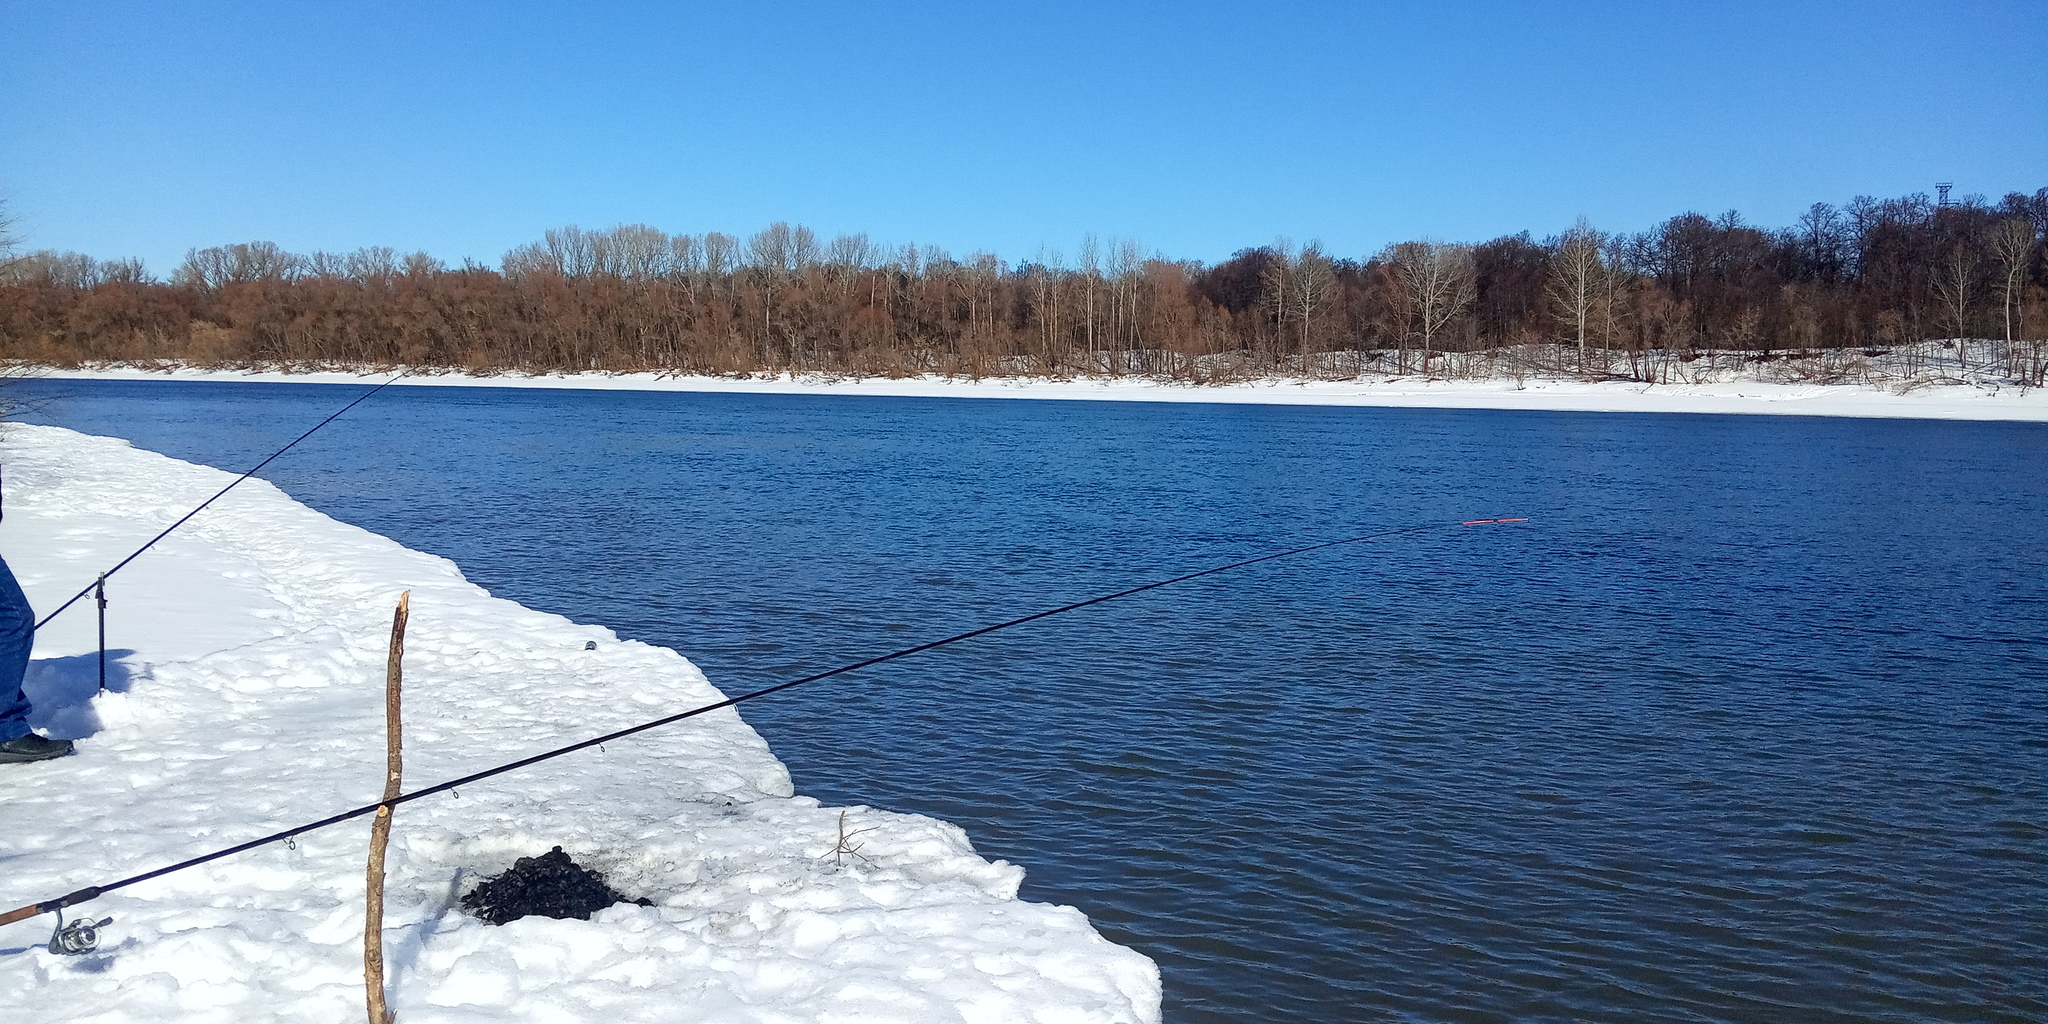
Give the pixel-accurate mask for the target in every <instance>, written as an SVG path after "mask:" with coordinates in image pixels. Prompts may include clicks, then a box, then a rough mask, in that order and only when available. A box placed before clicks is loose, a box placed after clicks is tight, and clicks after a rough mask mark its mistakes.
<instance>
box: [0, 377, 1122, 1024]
mask: <svg viewBox="0 0 2048 1024" xmlns="http://www.w3.org/2000/svg"><path fill="white" fill-rule="evenodd" d="M349 379H350V380H354V379H355V378H349ZM0 462H4V464H5V467H6V472H5V479H6V484H7V492H6V496H5V498H6V500H5V520H4V522H0V552H4V554H5V555H6V557H7V559H8V562H9V563H10V565H12V567H13V569H14V571H15V573H16V574H17V576H18V577H19V578H20V580H21V582H22V585H23V587H24V588H25V589H26V590H27V592H28V595H29V598H30V600H31V602H32V603H33V604H34V605H35V606H36V608H37V609H38V610H39V611H42V612H45V613H47V611H48V610H49V609H53V608H55V607H56V606H57V605H58V604H59V603H60V602H61V601H62V600H63V599H64V598H66V597H68V596H70V594H72V593H74V592H76V591H77V589H78V588H79V587H81V586H84V585H85V584H87V583H89V582H90V581H91V580H92V579H93V577H94V576H95V574H97V573H98V572H100V571H101V570H103V569H105V568H107V567H108V566H110V565H112V564H113V563H114V562H115V561H116V560H118V559H119V558H120V557H122V556H123V555H125V554H127V553H128V552H129V551H131V550H133V549H134V548H135V547H136V546H138V545H139V544H140V543H141V542H142V541H144V540H146V539H148V537H150V536H151V535H153V534H154V533H155V532H156V531H157V530H159V529H161V528H162V527H163V526H165V525H167V524H168V523H170V522H171V521H173V520H174V519H176V518H177V516H179V515H181V514H183V513H184V512H185V511H186V510H188V509H189V508H191V507H192V506H193V505H196V504H197V503H198V502H199V501H200V500H202V499H203V498H204V497H206V496H207V495H210V494H211V493H213V492H214V491H216V490H218V489H219V488H220V487H221V486H223V485H224V484H225V483H226V482H227V481H228V480H229V479H231V477H230V475H229V474H226V473H223V472H221V471H218V470H214V469H210V468H206V467H202V466H195V465H192V464H189V463H185V462H180V461H178V460H175V459H170V458H166V457H164V456H161V455H157V454H153V453H150V452H146V451H141V450H137V449H135V448H133V447H131V446H129V445H128V443H127V442H124V441H120V440H115V439H110V438H100V437H91V436H87V435H83V434H78V433H75V432H72V431H68V430H62V429H59V428H55V427H39V426H28V425H22V424H8V425H5V426H4V433H0ZM407 589H409V590H411V591H412V618H411V626H410V630H409V633H408V641H407V652H406V729H407V736H406V748H407V749H406V761H407V764H406V772H407V779H408V786H407V788H408V789H416V788H420V787H422V786H424V785H427V784H430V783H432V782H436V781H439V780H442V779H447V778H453V777H456V776H459V775H461V774H464V773H467V772H471V771H475V770H478V769H481V768H484V767H488V766H490V765H492V764H495V763H498V762H502V761H506V760H510V759H512V758H515V757H518V756H521V755H524V754H529V753H533V752H537V751H539V750H543V749H546V748H549V747H552V746H556V745H559V744H561V743H564V742H568V741H570V740H573V739H577V738H581V737H583V736H587V735H591V734H594V733H597V732H600V731H604V730H609V729H614V728H619V727H622V726H625V725H628V724H631V723H634V722H638V721H642V720H646V719H649V718H653V717H657V716H659V715H662V714H667V713H670V712H672V711H676V710H682V709H686V708H690V707H696V706H700V705H702V704H706V703H710V702H714V701H716V700H719V699H721V695H720V694H719V692H718V691H717V690H716V689H715V688H713V687H712V686H711V684H710V683H709V682H707V681H706V680H705V678H704V676H703V674H702V673H701V672H699V671H698V670H697V668H696V667H695V666H693V665H691V664H690V663H689V662H688V661H686V660H684V659H683V658H682V657H681V656H680V655H678V654H676V653H675V652H674V651H670V650H667V649H665V648H660V647H652V646H648V645H646V644H641V643H638V642H633V641H621V640H619V639H618V638H617V637H616V636H615V635H614V634H613V633H612V632H611V631H609V630H606V629H603V628H601V627H597V626H587V625H579V624H576V623H572V622H570V621H568V620H566V619H563V618H561V617H559V616H555V615H549V614H544V613H541V612H536V611H533V610H530V609H527V608H524V607H521V606H519V605H517V604H514V603H512V602H510V601H505V600H501V599H497V598H493V597H491V596H490V595H489V594H487V593H486V592H485V591H483V590H482V589H481V588H479V587H476V586H475V585H473V584H471V583H469V582H468V581H466V580H465V579H463V577H462V574H461V572H460V571H459V570H458V569H457V568H456V566H455V565H454V564H453V563H451V562H449V561H447V560H446V559H442V558H438V557H434V556H431V555H426V554H422V553H419V552H415V551H410V550H407V549H405V548H403V547H401V546H399V545H398V544H397V543H395V542H393V541H391V540H389V539H386V538H384V537H380V536H377V535H375V534H372V533H369V532H367V531H364V530H361V529H358V528H355V527H352V526H348V525H345V524H342V523H339V522H336V521H334V520H332V519H329V518H328V517H326V516H324V515H322V514H320V513H318V512H315V511H313V510H312V509H309V508H307V507H305V506H303V505H301V504H299V503H298V502H296V501H293V500H292V499H291V498H289V497H287V496H286V495H284V494H283V493H282V492H280V491H278V490H277V489H276V488H275V487H272V486H271V485H269V484H267V483H264V482H262V481H260V480H252V481H250V482H249V483H247V484H244V485H243V486H242V487H240V488H239V489H237V490H236V491H235V492H233V493H232V494H230V495H229V496H228V497H227V498H224V499H222V501H221V502H220V503H218V504H216V505H215V506H214V507H213V508H211V509H209V510H208V511H206V512H204V513H202V514H201V515H200V516H199V517H198V518H196V519H194V520H193V521H192V522H191V523H190V524H188V525H187V526H186V527H185V528H184V529H181V530H180V531H178V532H177V533H175V534H172V535H171V537H170V538H169V539H168V540H166V541H164V542H163V544H161V545H159V546H158V547H157V548H156V549H154V550H152V551H151V552H150V553H148V554H146V555H144V556H143V557H142V558H141V559H139V560H137V561H136V562H135V563H134V564H133V565H131V566H130V567H129V568H127V569H125V570H123V571H122V573H121V574H120V575H119V576H117V577H115V578H114V580H113V581H111V582H110V583H109V585H108V590H109V596H110V598H111V604H110V610H109V625H108V631H109V646H110V647H111V648H113V649H114V651H113V657H114V658H115V659H116V660H115V661H114V664H113V667H112V671H111V672H110V688H109V689H110V692H108V693H106V694H101V695H97V696H95V689H96V671H95V665H96V658H95V654H94V651H95V649H96V644H95V641H94V616H93V612H92V609H91V607H90V602H81V603H80V604H79V605H78V606H76V607H74V608H73V609H72V610H71V611H68V612H66V613H65V614H64V615H63V616H60V617H59V618H58V619H57V620H56V621H55V622H53V623H52V624H51V625H50V626H49V627H48V628H47V629H46V630H44V631H43V632H42V633H40V634H39V635H38V636H37V638H36V647H35V661H34V662H33V664H32V665H31V668H30V673H29V680H30V682H29V692H30V696H31V697H32V698H34V700H35V701H36V718H35V719H34V724H36V725H37V726H38V727H46V728H48V729H49V730H50V731H51V732H52V733H54V734H55V735H58V736H60V737H72V738H76V739H77V740H78V747H79V755H78V756H75V757H70V758H65V759H62V760H58V761H52V762H45V763H41V764H33V765H18V766H4V767H0V905H4V907H14V906H19V905H22V904H24V903H28V902H31V901H34V900H41V899H47V898H50V897H52V896H56V895H60V894H63V893H67V892H70V891H72V890H75V889H78V888H80V887H83V886H86V885H90V884H98V883H104V882H106V881H110V880H112V879H115V878H119V877H123V876H126V875H129V874H132V873H136V872H140V871H144V870H148V869H152V868H156V867H160V866H162V865H165V864H168V863H170V862H173V861H176V860H180V859H183V858H185V857H188V856H192V855H194V854H198V853H203V852H206V851H209V850H212V849H215V848H218V847H221V846H226V845H230V844H232V843H235V842H239V841H242V840H245V839H249V838H253V837H256V836H258V835H262V834H265V833H268V832H271V831H274V830H276V829H278V828H281V827H286V826H289V825H294V824H298V823H300V822H302V821H306V820H310V819H312V818H315V817H320V816H324V815H326V814H329V813H332V812H334V811H338V810H342V809H345V808H348V807H352V806H356V805H360V804H365V803H368V802H371V801H373V800H375V799H376V798H377V795H378V793H379V791H380V790H381V788H382V781H383V780H382V774H383V772H382V766H383V757H384V741H383V721H382V699H383V698H382V690H383V682H382V680H383V666H384V658H385V644H386V642H387V640H388V636H389V630H390V617H391V611H392V607H393V605H394V603H395V601H396V599H397V596H398V593H399V592H400V591H401V590H407ZM590 642H594V643H595V645H596V649H595V650H585V646H586V644H587V643H590ZM799 699H800V698H799ZM396 821H397V824H396V827H395V829H394V831H393V840H392V849H391V859H390V863H389V867H388V876H389V885H388V904H389V910H388V912H387V917H386V926H387V927H386V932H385V949H386V951H387V956H388V957H389V959H390V983H389V987H390V989H391V991H392V995H393V1008H394V1009H395V1011H396V1012H397V1016H398V1019H399V1020H400V1021H403V1022H406V1024H428V1022H444V1024H456V1022H483V1021H493V1022H496V1021H564V1020H572V1021H595V1020H600V1019H602V1020H607V1021H643V1020H644V1021H655V1020H660V1021H675V1020H690V1021H731V1022H755V1021H759V1022H770V1021H773V1022H794V1021H828V1020H829V1021H966V1022H984V1021H986V1022H997V1021H1020V1022H1023V1021H1031V1022H1052V1021H1058V1022H1093V1021H1099V1022H1105V1024H1107V1022H1129V1024H1140V1022H1144V1024H1156V1022H1157V1021H1158V1020H1159V1003H1160V988H1159V974H1158V970H1157V968H1156V967H1155V966H1154V965H1153V964H1152V963H1151V961H1149V960H1148V959H1146V958H1145V957H1143V956H1141V955H1139V954H1137V953H1135V952H1133V951H1131V950H1128V949H1123V948H1121V947H1118V946H1115V945H1112V944H1110V943H1109V942H1107V941H1106V940H1104V939H1103V938H1102V937H1101V936H1099V935H1097V934H1096V933H1095V931H1094V930H1093V929H1092V928H1091V927H1090V926H1089V924H1088V921H1087V920H1086V918H1084V917H1083V916H1082V915H1081V914H1080V913H1079V912H1078V911H1076V910H1073V909H1071V908H1065V907H1054V906H1047V905H1043V904H1035V903H1026V902H1022V901H1019V900H1018V899H1016V894H1017V890H1018V886H1019V884H1020V883H1021V881H1022V877H1023V871H1022V869H1020V868H1018V867H1015V866H1013V865H1009V864H1006V863H1003V862H1000V861H998V862H995V863H990V862H988V861H986V860H983V859H982V858H981V857H980V856H978V855H977V854H976V853H975V852H974V850H973V848H972V846H971V845H970V844H969V842H968V838H967V836H966V834H965V833H963V832H962V831H961V830H960V829H959V828H957V827H955V826H952V825H950V824H947V823H945V822H941V821H935V820H932V819H929V818H924V817H918V816H914V815H905V814H895V813H889V812H885V811H880V810H874V809H870V808H866V807H855V808H852V809H850V813H849V814H848V816H847V827H848V829H872V831H869V832H866V833H865V834H863V835H861V836H860V838H859V840H858V841H859V842H860V843H861V844H863V845H862V846H861V857H860V858H835V857H834V856H833V855H832V850H833V848H834V846H835V845H836V844H837V841H838V834H839V833H838V829H839V810H838V809H835V808H826V807H821V806H819V804H818V803H817V801H815V800H811V799H809V798H805V797H800V796H794V795H792V792H791V785H790V779H789V774H788V772H787V770H786V769H785V768H784V767H783V765H782V764H781V763H780V762H779V761H777V760H776V759H775V757H774V756H773V755H772V754H771V753H770V752H769V750H768V748H767V746H766V744H764V743H763V742H762V740H761V738H760V737H759V736H758V735H756V734H755V732H754V731H753V729H751V728H750V727H748V726H747V725H746V724H745V723H744V722H743V721H741V720H740V718H739V716H738V714H736V713H735V712H734V711H732V710H730V709H727V710H724V711H719V712H715V713H713V714H710V715H706V716H703V717H700V718H696V719H692V720H690V721H687V722H683V723H680V724H678V725H676V726H672V727H670V728H667V729H664V730H657V731H655V732H652V733H647V734H643V735H641V736H638V737H634V738H631V739H628V740H623V741H620V742H617V743H612V744H608V745H607V749H605V750H603V751H602V752H600V751H595V750H593V751H586V752H583V753H581V754H576V755H571V756H569V757H566V758H562V759H559V760H556V761H551V762H547V763H545V764H542V765H538V766H535V767H533V768H529V769H526V770H524V771H522V772H519V773H515V774H513V775H509V776H505V777H501V778H499V779H494V780H490V781H488V782H484V783H480V784H478V785H477V786H476V787H474V788H466V789H463V790H461V791H460V795H459V798H430V799H427V800H422V801H420V802H417V803H413V804H408V805H406V806H405V807H403V808H401V809H400V810H399V812H398V814H397V819H396ZM368 832H369V824H368V819H367V818H365V819H358V820H356V821H353V822H349V823H346V824H343V825H340V826H336V827H334V828H331V829H327V830H325V831H321V832H316V833H311V834H308V835H306V836H304V837H301V838H300V839H299V840H298V842H297V844H296V847H295V848H287V847H284V846H281V845H279V846H271V847H266V848H263V849H259V850H256V851H253V852H250V853H245V854H241V855H238V856H236V857H232V858H228V859H226V860H222V861H217V862H215V863H213V864H210V865H207V866H205V867H202V868H198V869H195V870H191V871H186V872H183V873H179V874H175V875H170V876H167V877H165V878H162V879H159V880H156V881H152V882H147V883H143V884H140V885H136V886H134V887H132V888H129V889H124V890H121V891H119V892H116V893H113V894H110V895H108V896H105V897H103V898H101V899H99V900H97V901H94V902H92V903H89V904H86V905H84V906H82V907H80V908H78V911H77V912H78V913H89V914H92V915H94V916H95V917H105V916H111V917H113V919H114V923H113V925H112V926H111V927H110V928H108V929H107V939H106V944H105V947H104V948H103V949H102V951H101V952H100V953H97V954H95V955H92V956H88V957H79V958H69V957H59V956H55V955H52V954H50V953H48V952H46V951H44V950H43V949H42V943H43V942H45V941H46V940H47V939H48V937H49V932H50V927H51V923H52V919H51V918H50V917H48V916H43V917H39V918H36V919H34V920H32V921H29V922H25V923H20V924H14V925H9V926H7V927H5V928H0V1006H6V1007H9V1008H10V1009H9V1011H8V1013H9V1015H10V1017H9V1019H15V1018H14V1015H16V1014H18V1015H19V1019H23V1020H28V1019H35V1020H49V1021H69V1020H80V1021H83V1020H92V1021H105V1022H117V1024H118V1022H130V1021H200V1020H205V1021H272V1020H274V1021H292V1022H329V1021H332V1022H351V1024H352V1022H357V1021H360V1020H362V1015H363V990H362V927H363V890H364V882H363V863H364V857H365V854H366V850H367V845H366V844H367V836H368ZM558 844H559V845H561V846H563V847H564V848H566V850H567V851H568V852H569V853H570V854H571V855H573V856H574V857H576V858H577V860H578V861H579V862H582V863H585V864H588V865H590V866H592V867H594V868H596V869H598V870H601V871H603V872H604V873H605V874H606V875H607V877H608V880H609V881H610V882H611V883H612V884H613V885H614V886H616V887H617V888H619V889H620V890H622V891H624V892H626V893H628V894H631V895H634V896H644V897H648V898H650V899H652V900H653V901H654V903H655V906H652V907H640V906H632V905H620V906H615V907H612V908H610V909H608V910H605V911H602V912H600V913H599V914H598V916H597V917H596V918H595V919H594V920H592V921H589V922H581V921H554V920H547V919H539V918H528V919H525V920H521V921H516V922H513V923H512V924H509V925H505V926H502V927H498V926H490V925H486V924H484V923H483V922H481V921H478V920H476V919H474V918H471V917H468V916H466V915H465V914H463V913H462V912H461V911H460V910H459V909H455V904H456V901H457V900H458V898H459V897H460V894H461V893H462V892H463V891H464V890H465V889H466V888H468V887H469V886H471V885H473V884H474V883H475V882H477V881H478V880H480V879H481V878H482V877H483V876H484V875H487V874H490V873H495V872H497V871H499V870H502V869H504V868H505V867H507V866H509V865H510V864H511V862H512V861H513V860H514V859H515V858H517V857H520V856H524V855H533V854H538V853H542V852H545V851H546V850H547V849H548V848H549V847H550V846H553V845H558ZM838 860H845V861H846V863H843V864H842V863H838V862H837V861H838Z"/></svg>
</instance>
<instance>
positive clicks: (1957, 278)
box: [1934, 242, 1977, 371]
mask: <svg viewBox="0 0 2048 1024" xmlns="http://www.w3.org/2000/svg"><path fill="white" fill-rule="evenodd" d="M1976 272H1977V264H1976V260H1974V259H1972V258H1971V255H1970V249H1969V246H1967V245H1965V244H1963V243H1962V242H1957V243H1956V244H1955V247H1954V248H1953V249H1951V250H1950V251H1949V252H1948V253H1947V254H1946V255H1944V256H1942V258H1941V262H1939V263H1937V264H1935V265H1934V295H1935V298H1936V299H1938V300H1939V301H1940V302H1941V312H1942V316H1943V319H1945V320H1946V321H1947V322H1948V326H1949V329H1950V330H1951V331H1953V332H1954V335H1953V337H1954V338H1955V344H1956V367H1957V369H1958V371H1964V370H1968V369H1969V368H1970V367H1969V361H1968V359H1967V355H1968V349H1966V348H1965V347H1964V346H1966V345H1968V344H1969V342H1968V340H1967V337H1966V336H1967V334H1968V332H1969V324H1970V299H1971V295H1970V283H1971V281H1970V279H1971V278H1972V277H1974V276H1975V275H1976Z"/></svg>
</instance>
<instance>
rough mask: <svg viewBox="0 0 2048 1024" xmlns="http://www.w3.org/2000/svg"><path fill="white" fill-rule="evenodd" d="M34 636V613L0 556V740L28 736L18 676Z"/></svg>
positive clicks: (25, 702) (24, 669)
mask: <svg viewBox="0 0 2048 1024" xmlns="http://www.w3.org/2000/svg"><path fill="white" fill-rule="evenodd" d="M35 639H36V613H35V611H34V610H33V609H31V608H30V607H29V606H28V596H27V595H25V594H23V593H22V592H21V584H19V583H16V582H15V581H14V573H13V572H12V571H11V570H9V569H8V568H7V560H6V559H4V558H0V743H5V742H7V741H9V740H17V739H20V738H21V737H23V736H26V735H28V709H29V704H28V696H27V695H26V694H24V693H22V692H21V678H22V676H24V675H26V674H27V673H28V655H29V649H30V648H32V647H34V646H35Z"/></svg>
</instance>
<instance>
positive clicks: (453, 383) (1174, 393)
mask: <svg viewBox="0 0 2048 1024" xmlns="http://www.w3.org/2000/svg"><path fill="white" fill-rule="evenodd" d="M394 372H396V371H394V370H388V369H387V370H382V371H364V372H361V373H356V372H348V371H337V370H323V371H304V372H301V371H293V372H279V371H266V372H249V371H242V370H203V369H194V368H189V367H178V368H174V369H168V370H153V369H144V368H141V367H135V366H115V367H106V368H100V369H79V370H38V371H36V373H37V375H38V376H42V377H47V378H51V379H70V380H213V381H248V382H259V383H297V384H366V383H370V384H374V383H381V382H383V381H385V380H388V379H390V378H391V376H392V374H393V373H394ZM414 385H428V386H443V387H493V388H563V389H576V390H599V391H695V392H714V393H724V394H822V395H871V396H893V397H911V398H1039V399H1066V400H1097V401H1117V402H1213V403H1227V404H1254V405H1337V406H1379V407H1389V408H1412V409H1520V410H1544V411H1552V412H1679V413H1762V414H1767V415H1774V416H1855V417H1884V418H1908V419H1951V420H2027V421H2034V422H2042V421H2048V390H2044V389H2041V388H2031V389H2029V388H2020V387H2006V386H1980V385H1971V384H1944V385H1932V386H1918V387H1912V388H1907V389H1904V390H1901V389H1898V388H1882V387H1872V386H1865V385H1860V384H1777V383H1768V382H1761V381H1718V382H1711V383H1700V384H1644V383H1638V382H1630V381H1597V382H1588V381H1574V380H1543V379H1536V378H1531V379H1528V380H1522V381H1517V380H1512V379H1497V380H1440V379H1432V378H1425V377H1372V378H1365V379H1359V380H1336V381H1325V380H1317V381H1290V380H1261V381H1248V382H1244V383H1234V384H1214V385H1207V384H1205V385H1196V384H1181V383H1174V382H1171V381H1161V380H1153V379H1147V378H1133V377H1100V378H1089V377H1081V378H1074V379H1068V380H1051V379H1045V378H1034V377H986V378H982V379H979V380H966V379H960V378H952V377H939V376H924V377H901V378H896V377H867V378H851V377H823V376H792V375H789V374H779V375H771V374H762V375H756V376H752V377H703V376H689V375H683V374H666V373H579V374H540V375H535V374H522V373H506V374H497V375H491V376H469V375H466V374H461V373H455V372H450V371H446V370H426V371H421V372H420V373H419V375H417V376H408V377H405V378H403V379H401V380H399V381H398V386H401V387H404V386H414Z"/></svg>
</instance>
